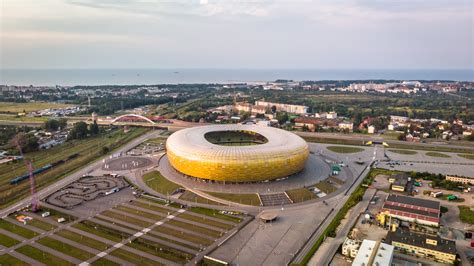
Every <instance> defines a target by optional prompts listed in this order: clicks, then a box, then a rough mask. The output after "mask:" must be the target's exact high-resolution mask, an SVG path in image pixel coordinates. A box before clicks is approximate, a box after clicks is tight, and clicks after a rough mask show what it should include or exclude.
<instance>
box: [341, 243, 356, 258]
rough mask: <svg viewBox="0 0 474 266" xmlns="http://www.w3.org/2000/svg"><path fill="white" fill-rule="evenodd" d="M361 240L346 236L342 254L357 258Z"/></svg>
mask: <svg viewBox="0 0 474 266" xmlns="http://www.w3.org/2000/svg"><path fill="white" fill-rule="evenodd" d="M360 243H361V242H360V241H359V240H356V239H350V238H346V240H344V243H342V255H344V256H346V257H350V258H355V257H356V256H357V252H358V251H359V248H360Z"/></svg>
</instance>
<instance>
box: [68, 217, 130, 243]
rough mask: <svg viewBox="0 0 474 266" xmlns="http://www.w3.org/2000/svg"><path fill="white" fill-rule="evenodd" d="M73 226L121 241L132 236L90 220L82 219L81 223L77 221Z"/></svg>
mask: <svg viewBox="0 0 474 266" xmlns="http://www.w3.org/2000/svg"><path fill="white" fill-rule="evenodd" d="M73 227H75V228H77V229H79V230H82V231H84V232H88V233H91V234H94V235H97V236H100V237H102V238H105V239H108V240H111V241H114V242H120V241H122V240H123V239H125V238H128V237H129V236H130V235H129V234H127V233H118V232H115V231H114V230H112V229H109V228H108V227H105V226H102V225H100V224H97V223H93V222H90V221H82V222H80V223H76V224H74V225H73Z"/></svg>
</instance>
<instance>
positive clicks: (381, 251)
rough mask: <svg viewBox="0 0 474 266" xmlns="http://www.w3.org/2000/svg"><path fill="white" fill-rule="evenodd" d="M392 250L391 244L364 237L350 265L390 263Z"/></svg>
mask: <svg viewBox="0 0 474 266" xmlns="http://www.w3.org/2000/svg"><path fill="white" fill-rule="evenodd" d="M393 251H394V247H393V246H392V245H389V244H385V243H381V242H380V241H373V240H367V239H364V241H362V244H361V245H360V248H359V251H358V252H357V256H356V257H355V259H354V261H353V262H352V266H372V265H373V266H375V265H378V266H382V265H392V259H393Z"/></svg>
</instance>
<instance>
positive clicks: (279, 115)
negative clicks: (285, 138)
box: [276, 112, 288, 125]
mask: <svg viewBox="0 0 474 266" xmlns="http://www.w3.org/2000/svg"><path fill="white" fill-rule="evenodd" d="M276 119H277V120H278V123H280V125H282V124H284V123H285V122H286V121H288V114H287V113H286V112H278V113H277V114H276Z"/></svg>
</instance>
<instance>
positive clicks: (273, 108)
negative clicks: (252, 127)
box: [271, 105, 277, 114]
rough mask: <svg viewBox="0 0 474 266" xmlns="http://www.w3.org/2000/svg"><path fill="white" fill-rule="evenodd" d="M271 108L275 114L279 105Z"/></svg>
mask: <svg viewBox="0 0 474 266" xmlns="http://www.w3.org/2000/svg"><path fill="white" fill-rule="evenodd" d="M271 109H272V113H273V114H274V113H276V111H277V107H276V106H275V105H273V106H272V108H271Z"/></svg>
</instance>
